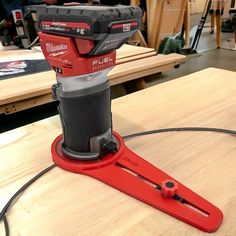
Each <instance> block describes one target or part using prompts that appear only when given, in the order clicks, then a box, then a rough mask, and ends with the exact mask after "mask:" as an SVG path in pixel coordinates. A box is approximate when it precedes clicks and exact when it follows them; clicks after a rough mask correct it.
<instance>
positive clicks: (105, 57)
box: [38, 6, 223, 232]
mask: <svg viewBox="0 0 236 236" xmlns="http://www.w3.org/2000/svg"><path fill="white" fill-rule="evenodd" d="M38 15H39V24H40V31H41V32H40V33H39V37H40V39H41V47H42V50H43V53H44V55H45V57H46V59H47V61H48V62H49V64H50V65H51V66H52V68H53V69H54V70H55V72H56V74H57V84H55V85H53V87H52V91H53V96H54V98H55V99H57V100H59V101H60V105H59V107H58V110H59V114H60V118H61V123H62V128H63V135H60V136H59V137H57V138H56V140H55V141H54V142H53V144H52V156H53V160H54V161H55V163H56V164H57V165H58V166H60V167H61V168H63V169H65V170H68V171H72V172H75V173H80V174H85V175H88V176H91V177H94V178H96V179H98V180H100V181H102V182H104V183H106V184H108V185H110V186H112V187H114V188H116V189H118V190H120V191H122V192H124V193H126V194H128V195H130V196H132V197H134V198H137V199H139V200H140V201H143V202H145V203H147V204H149V205H151V206H153V207H155V208H157V209H160V210H161V211H163V212H166V213H168V214H170V215H172V216H174V217H176V218H178V219H180V220H182V221H184V222H186V223H188V224H191V225H193V226H195V227H197V228H199V229H201V230H204V231H207V232H213V231H215V230H217V229H218V227H219V226H220V224H221V222H222V220H223V215H222V212H221V211H220V210H219V209H218V208H217V207H215V206H213V205H212V204H211V203H209V202H208V201H206V200H205V199H203V198H202V197H200V196H199V195H197V194H196V193H194V192H193V191H191V190H190V189H188V188H187V187H185V186H183V185H182V184H181V183H179V182H178V181H177V180H174V179H173V178H172V177H170V176H168V175H167V174H165V173H164V172H162V171H161V170H159V169H158V168H156V167H155V166H153V165H152V164H150V163H148V162H147V161H145V160H144V159H142V158H141V157H139V156H138V155H137V154H135V153H134V152H132V151H131V150H130V149H128V148H127V147H126V146H125V144H124V142H123V139H122V138H121V137H120V136H119V134H117V133H115V132H114V131H112V117H111V102H110V87H109V84H108V81H107V73H108V71H109V70H110V69H111V68H112V67H113V66H114V65H115V50H116V49H117V48H119V47H120V46H121V45H122V44H123V43H124V42H125V41H126V40H127V39H128V38H129V37H130V36H131V35H132V34H133V33H134V32H136V31H137V30H138V28H139V27H140V19H141V16H142V12H141V10H140V9H139V8H137V7H128V6H115V7H105V6H93V7H89V6H77V7H73V8H72V7H55V6H51V7H45V8H41V9H40V10H39V12H38Z"/></svg>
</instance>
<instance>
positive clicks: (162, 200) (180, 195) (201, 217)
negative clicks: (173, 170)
mask: <svg viewBox="0 0 236 236" xmlns="http://www.w3.org/2000/svg"><path fill="white" fill-rule="evenodd" d="M113 135H114V137H115V138H116V140H117V141H118V143H119V145H118V146H119V150H118V152H117V153H115V154H108V155H107V156H105V157H104V158H102V159H99V160H96V161H79V160H73V159H71V158H69V157H68V156H66V155H65V154H63V153H62V151H61V142H62V135H60V136H59V137H57V138H56V140H55V141H54V142H53V144H52V149H51V150H52V156H53V160H54V161H55V163H56V164H57V165H58V166H60V167H61V168H63V169H65V170H68V171H71V172H75V173H80V174H84V175H88V176H91V177H93V178H95V179H98V180H100V181H102V182H104V183H106V184H108V185H110V186H112V187H114V188H116V189H118V190H120V191H122V192H124V193H126V194H128V195H130V196H132V197H134V198H136V199H138V200H140V201H142V202H144V203H147V204H149V205H151V206H153V207H155V208H157V209H159V210H161V211H163V212H166V213H167V214H169V215H172V216H174V217H176V218H178V219H180V220H182V221H184V222H186V223H188V224H190V225H192V226H194V227H196V228H198V229H201V230H203V231H206V232H214V231H216V230H217V229H218V228H219V226H220V225H221V223H222V220H223V214H222V212H221V211H220V210H219V209H218V208H217V207H215V206H214V205H212V204H211V203H210V202H208V201H207V200H205V199H204V198H202V197H201V196H199V195H197V194H196V193H194V192H193V191H191V190H190V189H188V188H187V187H185V186H184V185H182V184H181V183H179V182H177V181H176V180H174V179H173V178H171V177H170V176H169V175H167V174H166V173H164V172H163V171H161V170H160V169H158V168H157V167H155V166H153V165H152V164H150V163H148V162H147V161H145V160H144V159H143V158H141V157H139V156H138V155H137V154H135V153H134V152H132V151H131V150H130V149H128V148H127V147H126V146H125V144H124V142H123V139H122V138H121V137H120V136H119V135H118V134H117V133H115V132H113Z"/></svg>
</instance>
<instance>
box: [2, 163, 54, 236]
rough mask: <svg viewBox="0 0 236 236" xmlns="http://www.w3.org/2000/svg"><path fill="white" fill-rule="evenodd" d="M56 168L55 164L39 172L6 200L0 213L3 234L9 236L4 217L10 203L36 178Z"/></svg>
mask: <svg viewBox="0 0 236 236" xmlns="http://www.w3.org/2000/svg"><path fill="white" fill-rule="evenodd" d="M55 166H56V164H52V165H51V166H49V167H47V168H46V169H44V170H42V171H41V172H39V173H38V174H37V175H35V176H34V177H33V178H32V179H30V180H29V181H28V182H27V183H26V184H24V185H23V186H22V187H21V188H20V189H19V190H18V191H17V192H16V193H14V194H13V196H12V197H11V198H10V199H9V200H8V202H7V203H6V205H5V206H4V207H3V209H2V211H1V213H0V220H3V222H4V227H5V234H6V236H9V235H10V231H9V225H8V221H7V217H6V213H7V210H8V209H9V207H10V206H11V204H12V202H13V201H14V200H15V199H16V197H18V196H19V195H20V194H21V193H22V192H23V191H24V190H26V189H27V188H28V187H29V186H30V185H31V184H32V183H34V182H35V181H36V180H37V179H38V178H40V177H41V176H43V175H44V174H46V173H47V172H49V171H50V170H51V169H53V168H54V167H55Z"/></svg>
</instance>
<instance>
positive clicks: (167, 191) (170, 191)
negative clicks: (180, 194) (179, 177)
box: [161, 179, 178, 197]
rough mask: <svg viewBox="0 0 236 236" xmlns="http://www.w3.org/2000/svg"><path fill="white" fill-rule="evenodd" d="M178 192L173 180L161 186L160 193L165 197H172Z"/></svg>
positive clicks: (164, 182)
mask: <svg viewBox="0 0 236 236" xmlns="http://www.w3.org/2000/svg"><path fill="white" fill-rule="evenodd" d="M177 191H178V184H177V183H176V182H175V181H174V180H168V179H167V180H165V181H163V182H162V184H161V193H162V195H163V196H165V197H174V196H175V195H176V194H177Z"/></svg>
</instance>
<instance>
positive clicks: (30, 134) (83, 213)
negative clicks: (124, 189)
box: [0, 68, 236, 236]
mask: <svg viewBox="0 0 236 236" xmlns="http://www.w3.org/2000/svg"><path fill="white" fill-rule="evenodd" d="M112 111H113V123H114V129H115V130H116V131H118V132H119V133H120V134H122V135H124V134H129V133H133V132H138V131H144V130H151V129H157V128H164V127H184V126H185V127H186V126H204V127H219V128H227V129H234V130H236V73H235V72H231V71H225V70H220V69H215V68H209V69H206V70H203V71H200V72H197V73H194V74H191V75H188V76H185V77H182V78H180V79H176V80H173V81H170V82H167V83H163V84H160V85H158V86H154V87H151V88H148V89H145V90H142V91H139V92H136V93H133V94H131V95H127V96H124V97H121V98H119V99H115V100H113V101H112ZM60 132H61V128H60V122H59V117H58V116H55V117H52V118H49V119H45V120H42V121H39V122H36V123H33V124H31V125H27V126H23V127H21V128H18V129H15V130H12V131H9V132H6V133H2V134H1V135H0V163H1V165H0V196H1V197H0V208H2V207H3V205H4V204H5V203H6V201H7V200H8V199H9V198H10V197H11V196H12V195H13V193H15V192H16V190H17V189H19V187H21V186H22V185H23V184H24V183H25V182H26V181H28V180H29V179H30V178H31V177H32V176H34V175H35V174H36V173H38V172H39V171H40V170H42V169H43V168H45V167H47V166H49V165H51V164H52V160H51V154H50V144H51V142H52V141H53V140H54V138H55V137H56V136H57V135H58V134H60ZM127 145H128V146H129V147H130V148H131V149H132V150H133V151H135V152H136V153H138V154H139V155H141V156H142V157H143V158H144V159H146V160H148V161H150V162H151V163H153V164H154V165H156V166H158V168H160V169H162V170H163V171H165V172H166V173H168V174H170V175H171V176H173V177H174V178H176V179H177V180H179V181H180V182H181V183H183V184H185V185H186V186H188V187H189V188H190V189H192V190H194V191H195V192H197V193H198V194H200V195H201V196H203V197H204V198H206V199H207V200H209V201H210V202H211V203H213V204H214V205H216V206H217V207H219V208H220V209H221V210H222V212H223V214H224V221H223V224H222V226H221V227H220V228H219V230H218V231H217V232H216V233H212V234H211V235H232V236H233V235H236V225H235V219H236V210H235V208H236V171H235V166H236V137H234V136H230V135H225V134H218V133H204V132H194V133H192V132H185V133H168V134H159V135H149V136H146V137H139V138H135V139H132V140H129V141H127ZM8 220H9V224H10V230H11V235H13V236H14V235H24V236H27V235H30V236H31V235H34V236H37V235H40V236H41V235H48V236H49V235H50V236H52V235H56V236H59V235H63V236H64V235H79V236H81V235H96V236H98V235H109V236H110V235H132V236H136V235H142V236H143V235H154V236H157V235H191V236H192V235H206V233H204V232H201V231H199V230H197V229H196V228H193V227H191V226H189V225H187V224H185V223H183V222H181V221H179V220H177V219H175V218H173V217H171V216H169V215H167V214H165V213H163V212H161V211H159V210H156V209H154V208H152V207H151V206H148V205H146V204H144V203H142V202H140V201H138V200H135V199H133V198H131V197H129V196H127V195H125V194H123V193H121V192H119V191H117V190H115V189H112V188H111V187H109V186H107V185H105V184H103V183H101V182H99V181H97V180H94V179H92V178H89V177H86V176H82V175H79V174H73V173H69V172H66V171H64V170H62V169H60V168H58V167H56V168H55V169H53V170H51V172H49V173H47V174H46V175H45V176H43V177H42V178H40V179H39V180H38V181H37V182H35V183H34V184H33V185H32V186H31V187H30V188H28V189H27V190H26V191H25V192H24V193H23V195H21V196H20V198H19V199H18V200H17V202H16V203H15V204H14V205H13V206H12V208H11V209H10V210H9V212H8ZM3 232H4V231H3V223H1V224H0V235H4V233H3Z"/></svg>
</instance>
